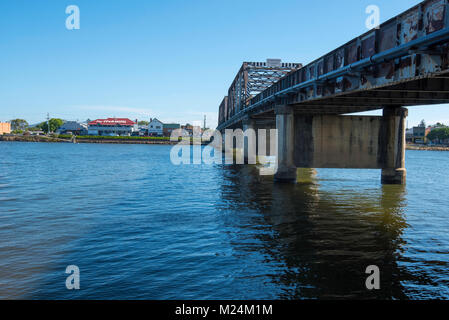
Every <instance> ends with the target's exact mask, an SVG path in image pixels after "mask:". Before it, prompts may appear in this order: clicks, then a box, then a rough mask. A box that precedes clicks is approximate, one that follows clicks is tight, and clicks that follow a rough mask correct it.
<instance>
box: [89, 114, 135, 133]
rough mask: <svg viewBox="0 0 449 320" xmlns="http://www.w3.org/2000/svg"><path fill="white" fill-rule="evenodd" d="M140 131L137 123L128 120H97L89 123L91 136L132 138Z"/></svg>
mask: <svg viewBox="0 0 449 320" xmlns="http://www.w3.org/2000/svg"><path fill="white" fill-rule="evenodd" d="M138 130H139V128H138V125H137V123H136V122H134V121H131V120H129V119H126V118H108V119H97V120H94V121H91V122H89V135H98V136H130V135H131V134H132V133H133V132H136V131H138Z"/></svg>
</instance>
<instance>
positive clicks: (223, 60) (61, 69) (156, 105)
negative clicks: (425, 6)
mask: <svg viewBox="0 0 449 320" xmlns="http://www.w3.org/2000/svg"><path fill="white" fill-rule="evenodd" d="M417 3H419V1H417V0H396V1H391V0H382V1H380V0H377V1H372V0H371V1H365V0H345V1H333V0H326V1H305V0H304V1H303V0H295V1H291V0H279V1H265V0H258V1H252V0H240V1H234V0H226V1H214V0H208V1H194V0H192V1H178V0H171V1H170V0H167V1H151V0H107V1H106V0H95V1H92V0H70V1H65V0H52V1H51V0H38V1H32V0H2V1H1V2H0V39H1V41H0V121H1V120H9V119H13V118H24V119H27V120H28V121H29V122H30V123H36V122H39V121H42V120H43V119H44V118H45V117H46V114H47V112H49V113H50V116H52V117H60V118H64V119H67V120H77V119H79V120H85V119H87V118H90V119H94V118H102V117H108V116H116V117H128V118H131V119H136V118H137V119H142V120H147V119H148V118H150V117H157V118H158V119H160V120H162V121H164V122H172V121H175V122H181V123H185V122H193V121H195V120H197V121H202V119H203V116H204V115H207V118H208V123H209V125H210V126H212V127H215V125H216V122H217V110H218V105H219V103H220V102H221V100H222V98H223V96H224V95H225V94H226V92H227V89H228V87H229V85H230V84H231V81H232V80H233V78H234V76H235V74H236V72H237V71H238V68H239V67H240V65H241V63H242V62H243V61H265V60H266V58H281V59H282V60H283V61H286V62H301V63H303V64H305V63H308V62H310V61H312V60H314V59H316V58H318V57H319V56H321V55H323V54H325V53H327V52H328V51H330V50H332V49H334V48H335V47H337V46H339V45H341V44H343V43H345V42H346V41H348V40H350V39H352V38H354V37H356V36H358V35H359V34H361V33H363V32H365V31H366V27H365V20H366V17H367V15H366V13H365V8H366V7H367V6H368V5H370V4H376V5H378V6H379V7H380V10H381V21H385V20H387V19H389V18H391V17H393V16H395V15H397V14H399V13H401V12H402V11H404V10H406V9H407V8H409V7H411V6H413V5H415V4H417ZM72 4H73V5H77V6H79V8H80V12H81V29H80V30H72V31H69V30H67V29H66V28H65V20H66V17H67V15H66V13H65V8H66V7H67V6H68V5H72ZM409 110H410V112H409V125H416V124H418V123H419V121H420V120H421V119H423V118H424V119H426V121H427V123H433V122H437V121H443V122H446V123H449V106H432V107H427V106H426V107H413V108H410V109H409Z"/></svg>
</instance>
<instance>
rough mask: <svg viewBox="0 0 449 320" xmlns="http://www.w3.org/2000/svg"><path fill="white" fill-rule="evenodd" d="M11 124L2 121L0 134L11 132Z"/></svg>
mask: <svg viewBox="0 0 449 320" xmlns="http://www.w3.org/2000/svg"><path fill="white" fill-rule="evenodd" d="M10 133H11V124H10V123H9V122H0V134H10Z"/></svg>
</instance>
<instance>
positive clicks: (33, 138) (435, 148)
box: [0, 135, 449, 151]
mask: <svg viewBox="0 0 449 320" xmlns="http://www.w3.org/2000/svg"><path fill="white" fill-rule="evenodd" d="M0 141H4V142H48V143H73V141H72V140H67V139H61V138H56V137H47V136H3V135H0ZM76 143H93V144H157V145H176V144H178V142H173V141H170V140H164V139H151V138H146V139H107V138H105V139H95V138H93V139H82V138H77V139H76ZM208 143H209V142H202V144H203V145H205V144H208ZM405 149H406V150H418V151H449V147H444V146H425V145H415V144H407V145H406V147H405Z"/></svg>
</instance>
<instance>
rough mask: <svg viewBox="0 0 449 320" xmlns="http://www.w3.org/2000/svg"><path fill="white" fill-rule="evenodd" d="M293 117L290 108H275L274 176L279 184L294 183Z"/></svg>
mask: <svg viewBox="0 0 449 320" xmlns="http://www.w3.org/2000/svg"><path fill="white" fill-rule="evenodd" d="M294 126H295V116H294V113H293V108H292V107H290V106H286V105H285V106H278V107H276V129H277V130H278V143H277V146H278V154H277V159H278V160H277V162H278V167H277V172H276V174H275V176H274V178H275V180H276V181H279V182H296V167H295V165H294V159H293V154H294V148H295V141H294V138H295V133H294V131H295V130H294V129H295V128H294Z"/></svg>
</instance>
